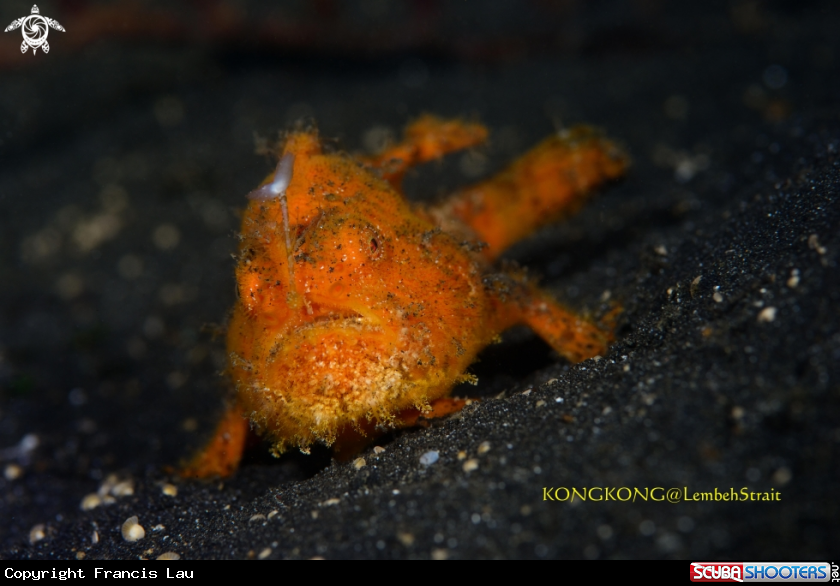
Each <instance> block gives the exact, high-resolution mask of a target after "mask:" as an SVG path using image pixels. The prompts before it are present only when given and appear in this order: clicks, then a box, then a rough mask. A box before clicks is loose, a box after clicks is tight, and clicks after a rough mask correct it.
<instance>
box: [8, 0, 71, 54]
mask: <svg viewBox="0 0 840 586" xmlns="http://www.w3.org/2000/svg"><path fill="white" fill-rule="evenodd" d="M40 12H41V11H40V10H38V6H37V5H34V6H32V14H30V15H29V16H24V17H23V18H18V19H17V20H14V21H12V24H10V25H9V26H7V27H6V31H5V32H9V31H13V30H15V29H17V28H21V27H23V28H22V31H21V32H22V33H23V43H21V45H20V52H21V53H26V50H27V49H28V48H29V47H32V54H33V55H34V54H35V53H36V52H37V51H38V48H39V47H40V48H41V50H43V51H44V53H49V52H50V44H49V43H48V42H47V34H48V33H49V32H50V27H52V28H54V29H55V30H57V31H61V32H64V27H63V26H61V25H60V24H58V21H57V20H53V19H51V18H47V17H46V16H41V14H40Z"/></svg>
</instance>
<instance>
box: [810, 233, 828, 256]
mask: <svg viewBox="0 0 840 586" xmlns="http://www.w3.org/2000/svg"><path fill="white" fill-rule="evenodd" d="M808 248H810V249H811V250H816V251H817V254H819V255H823V254H825V253H826V252H828V250H826V248H825V246H822V245H821V244H820V238H819V236H817V235H816V234H811V235H810V236H809V237H808Z"/></svg>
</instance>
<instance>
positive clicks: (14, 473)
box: [3, 464, 23, 480]
mask: <svg viewBox="0 0 840 586" xmlns="http://www.w3.org/2000/svg"><path fill="white" fill-rule="evenodd" d="M22 474H23V468H21V467H20V466H18V465H17V464H9V465H8V466H6V469H5V470H3V476H5V477H6V480H17V479H18V478H20V477H21V475H22Z"/></svg>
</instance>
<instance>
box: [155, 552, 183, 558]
mask: <svg viewBox="0 0 840 586" xmlns="http://www.w3.org/2000/svg"><path fill="white" fill-rule="evenodd" d="M155 559H156V560H180V559H181V556H180V555H178V554H177V553H175V552H174V551H167V552H165V553H162V554H160V555H159V556H157V557H156V558H155Z"/></svg>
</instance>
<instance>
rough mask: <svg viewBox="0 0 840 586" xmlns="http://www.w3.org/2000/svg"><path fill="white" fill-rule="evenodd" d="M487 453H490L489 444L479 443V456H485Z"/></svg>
mask: <svg viewBox="0 0 840 586" xmlns="http://www.w3.org/2000/svg"><path fill="white" fill-rule="evenodd" d="M489 451H490V442H481V444H480V445H479V446H478V453H479V455H480V454H486V453H487V452H489Z"/></svg>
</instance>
